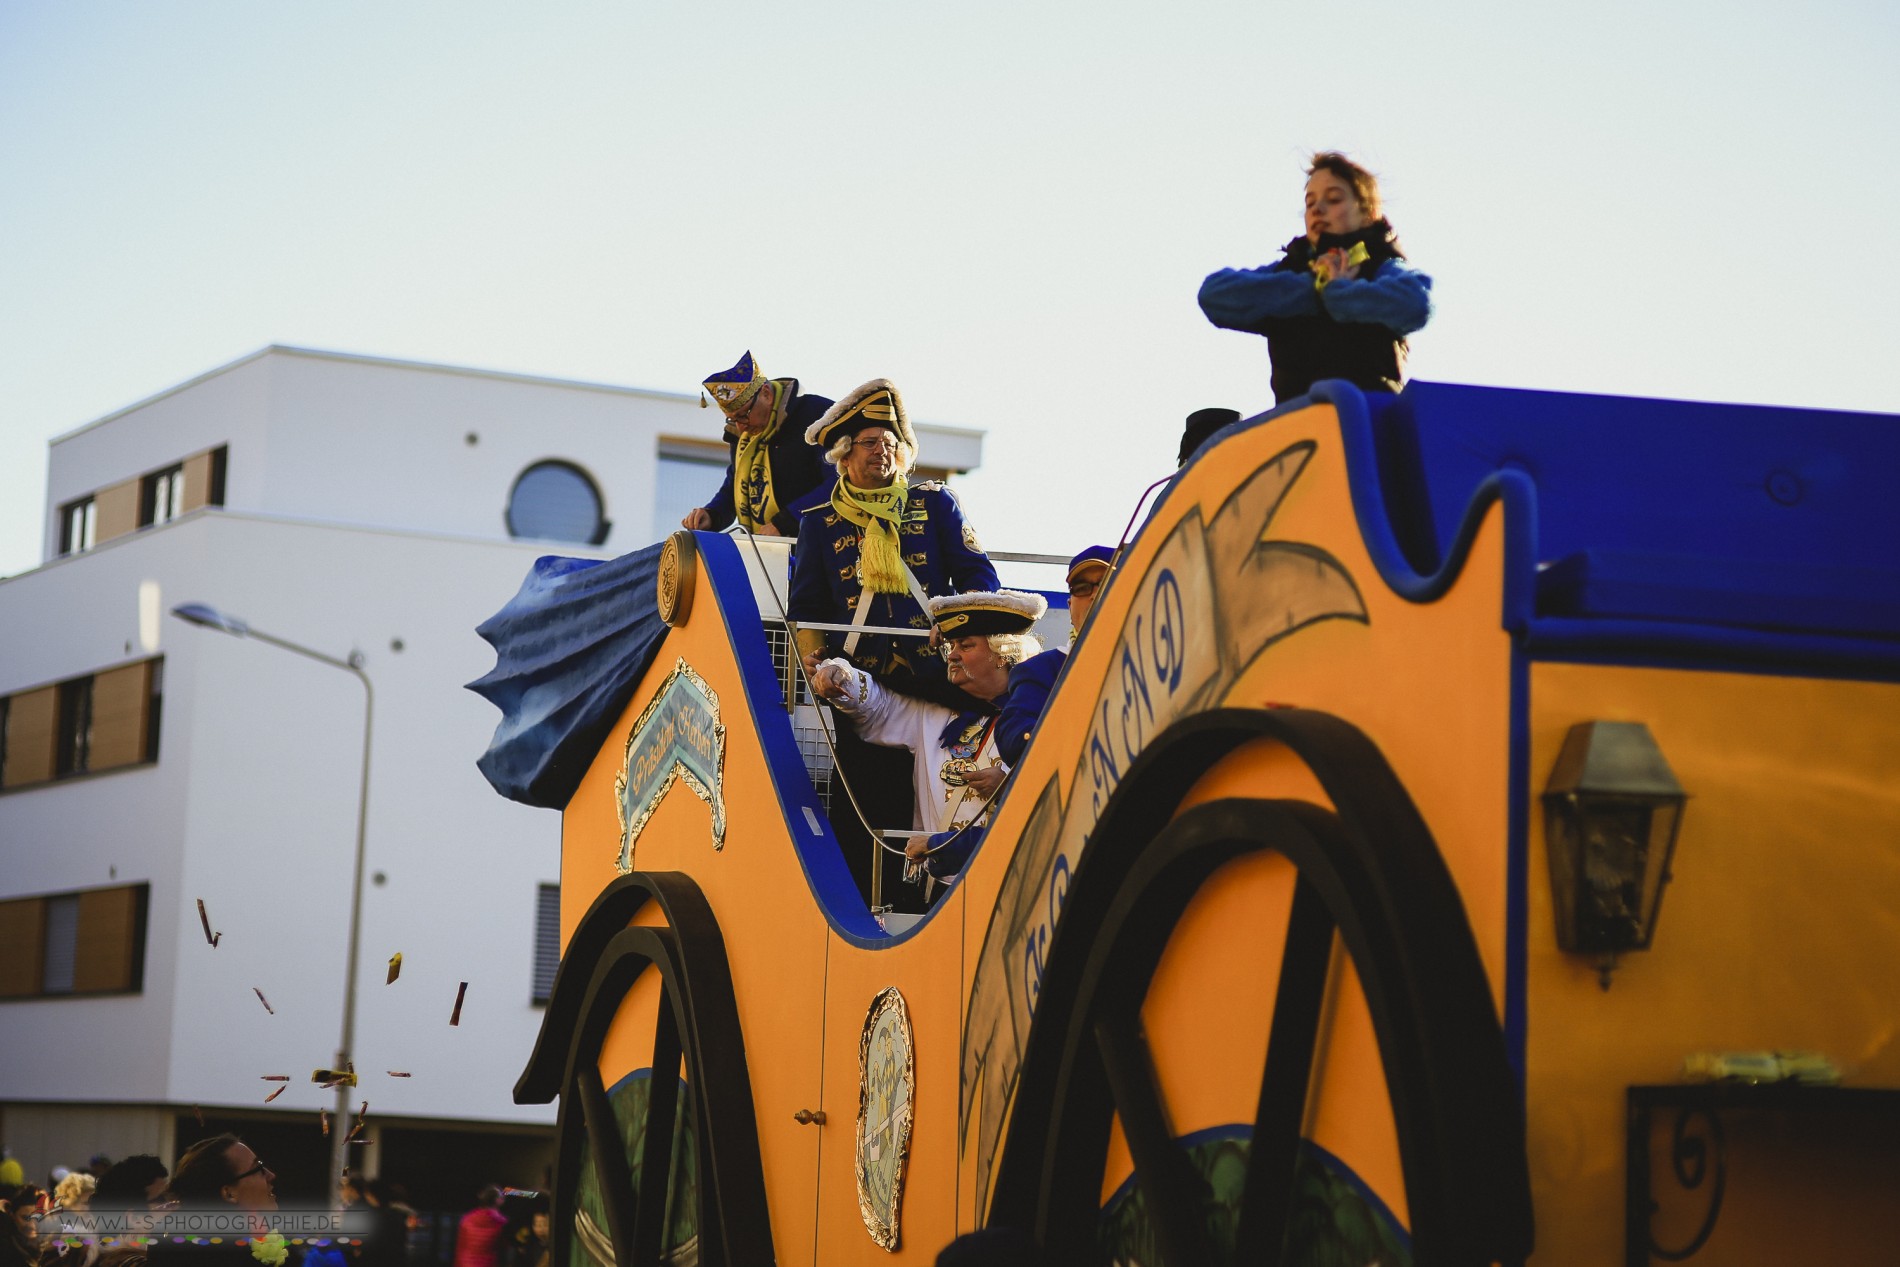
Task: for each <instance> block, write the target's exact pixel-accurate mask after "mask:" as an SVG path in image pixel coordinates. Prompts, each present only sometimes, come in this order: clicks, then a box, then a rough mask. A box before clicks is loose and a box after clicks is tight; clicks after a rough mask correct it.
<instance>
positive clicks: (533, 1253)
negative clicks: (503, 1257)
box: [509, 1206, 549, 1267]
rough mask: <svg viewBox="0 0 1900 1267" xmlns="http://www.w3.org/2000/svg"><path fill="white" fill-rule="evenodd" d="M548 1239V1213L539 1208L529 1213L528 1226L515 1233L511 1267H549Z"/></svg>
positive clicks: (543, 1208) (510, 1261) (544, 1209)
mask: <svg viewBox="0 0 1900 1267" xmlns="http://www.w3.org/2000/svg"><path fill="white" fill-rule="evenodd" d="M548 1238H549V1231H548V1212H547V1210H546V1208H545V1207H539V1206H538V1207H536V1208H535V1209H534V1210H533V1211H531V1212H530V1213H529V1215H528V1223H527V1226H526V1227H523V1228H522V1229H521V1230H520V1231H519V1232H516V1233H515V1243H514V1253H513V1255H512V1256H511V1257H510V1260H509V1267H547V1264H548Z"/></svg>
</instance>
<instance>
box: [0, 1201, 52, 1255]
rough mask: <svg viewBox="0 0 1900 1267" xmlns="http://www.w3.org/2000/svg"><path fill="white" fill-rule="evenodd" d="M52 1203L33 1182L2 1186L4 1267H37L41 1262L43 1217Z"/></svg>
mask: <svg viewBox="0 0 1900 1267" xmlns="http://www.w3.org/2000/svg"><path fill="white" fill-rule="evenodd" d="M49 1204H50V1203H49V1201H48V1200H47V1197H46V1192H45V1190H44V1189H42V1188H39V1187H37V1186H36V1185H34V1184H30V1183H11V1184H6V1185H4V1186H0V1267H34V1264H35V1263H37V1261H38V1259H39V1253H40V1247H39V1232H40V1229H39V1221H38V1220H39V1216H40V1215H42V1214H44V1213H45V1212H46V1209H47V1206H48V1205H49Z"/></svg>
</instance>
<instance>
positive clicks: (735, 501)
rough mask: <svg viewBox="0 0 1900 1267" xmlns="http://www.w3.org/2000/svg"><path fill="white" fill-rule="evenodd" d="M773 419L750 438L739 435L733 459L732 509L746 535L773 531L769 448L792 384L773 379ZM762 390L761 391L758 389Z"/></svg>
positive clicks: (774, 509)
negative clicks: (747, 533)
mask: <svg viewBox="0 0 1900 1267" xmlns="http://www.w3.org/2000/svg"><path fill="white" fill-rule="evenodd" d="M772 385H773V387H774V388H775V390H774V392H773V399H772V420H771V421H770V422H768V423H766V424H765V426H764V427H762V428H760V429H759V430H758V431H757V432H755V433H754V434H752V435H744V434H741V435H740V436H739V447H738V450H737V451H736V452H735V453H734V454H733V456H732V508H733V510H734V511H735V512H737V514H738V516H739V523H740V524H741V525H742V526H744V528H745V530H746V531H747V532H772V531H776V529H774V528H773V527H772V520H774V519H775V518H777V517H778V512H779V504H778V495H777V494H776V493H775V492H774V491H773V489H772V462H771V454H770V452H769V451H768V446H769V445H770V444H771V440H772V437H773V436H775V435H777V434H778V429H779V426H780V424H782V423H783V422H784V421H785V407H786V405H787V404H789V403H790V401H791V395H792V393H791V384H790V383H789V382H787V381H786V380H784V379H774V380H773V381H772ZM761 390H763V389H761Z"/></svg>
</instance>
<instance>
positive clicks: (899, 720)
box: [807, 590, 1048, 884]
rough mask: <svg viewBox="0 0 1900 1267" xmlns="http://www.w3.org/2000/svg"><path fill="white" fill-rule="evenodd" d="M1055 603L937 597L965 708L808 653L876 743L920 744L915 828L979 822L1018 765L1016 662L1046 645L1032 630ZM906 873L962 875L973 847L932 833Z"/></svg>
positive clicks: (912, 851) (911, 848)
mask: <svg viewBox="0 0 1900 1267" xmlns="http://www.w3.org/2000/svg"><path fill="white" fill-rule="evenodd" d="M1047 607H1048V604H1047V603H1045V602H1044V601H1043V600H1042V597H1041V596H1040V595H1037V594H1025V593H1021V592H1019V591H1016V590H1000V591H997V592H993V593H970V594H953V595H949V596H946V597H943V598H935V599H932V600H931V603H930V610H931V614H932V616H934V617H935V618H936V623H937V627H938V628H939V629H940V630H942V631H943V647H944V659H945V661H946V663H947V664H948V666H949V669H948V676H949V680H950V681H951V682H952V683H953V684H954V685H955V686H956V687H957V689H959V690H961V691H963V692H964V694H965V695H966V696H968V697H969V700H968V702H967V703H966V706H965V707H964V708H963V709H961V710H955V709H951V708H947V707H945V706H944V705H942V704H938V703H934V702H932V701H929V700H922V699H918V698H915V697H913V696H907V695H900V694H898V693H896V692H894V691H891V690H889V689H887V688H886V687H885V686H884V685H882V684H881V683H880V682H879V681H878V680H877V679H876V678H875V677H874V676H872V675H871V674H870V673H868V672H866V671H865V670H864V669H863V668H861V667H859V666H857V665H855V664H852V663H851V662H849V661H847V660H844V659H842V658H832V659H828V660H822V661H821V660H819V659H818V658H817V656H816V653H814V655H813V658H812V659H811V660H810V661H808V662H807V667H808V669H809V670H810V672H811V676H812V684H813V689H814V690H816V691H817V692H818V693H819V694H820V695H821V696H823V697H824V698H825V699H827V700H830V701H831V702H832V703H833V705H834V706H835V707H836V708H837V709H838V711H839V712H841V713H844V714H845V715H846V716H847V717H849V718H850V719H851V720H852V722H853V724H854V725H855V726H856V727H857V730H858V733H859V734H860V735H862V736H863V738H864V739H866V740H867V741H868V742H871V743H874V744H879V745H882V746H884V747H889V748H904V749H908V750H909V751H910V753H911V763H912V774H911V787H912V794H913V809H912V817H911V827H912V830H914V831H925V832H933V833H936V832H946V831H954V830H955V829H957V828H958V827H961V826H962V825H963V824H965V823H972V822H976V821H977V820H978V819H980V818H981V816H982V815H983V813H984V811H985V809H986V808H987V807H988V804H989V799H990V797H991V795H992V794H993V793H994V792H995V791H996V789H997V788H999V787H1000V786H1002V782H1003V778H1004V776H1005V775H1007V774H1008V773H1009V766H1008V765H1007V763H1006V762H1005V760H1004V758H1003V755H1002V752H1001V750H1000V749H999V747H998V745H997V730H998V728H999V726H1000V724H1001V721H1002V717H1003V716H1004V715H1005V714H1006V713H1007V708H1006V706H1005V703H1006V702H1005V698H1004V697H1005V696H1006V695H1007V694H1008V692H1009V676H1010V670H1011V668H1012V667H1014V666H1015V665H1017V664H1020V663H1021V662H1022V661H1024V660H1026V659H1028V658H1029V657H1030V656H1032V655H1034V654H1035V653H1036V651H1037V650H1039V649H1040V647H1041V644H1040V643H1039V642H1038V641H1037V639H1036V636H1035V635H1034V634H1032V633H1030V632H1029V631H1030V629H1031V627H1032V626H1034V625H1035V623H1036V621H1037V620H1038V619H1040V618H1041V616H1042V613H1043V612H1044V611H1045V610H1046V609H1047ZM905 853H906V857H907V863H908V865H907V866H906V874H907V876H908V877H910V878H913V879H921V878H922V876H923V875H924V874H926V873H927V874H928V875H930V876H931V877H934V878H935V879H938V880H942V881H944V882H945V883H946V884H948V883H950V882H952V881H954V880H955V878H956V875H957V873H958V872H959V871H960V870H961V869H962V862H963V861H964V859H966V858H967V857H968V856H969V851H968V849H967V848H959V847H958V846H957V845H956V844H954V843H953V844H952V845H951V846H950V847H948V848H945V849H942V850H939V851H938V852H935V853H932V852H930V851H929V849H928V846H927V845H926V843H925V841H924V840H923V839H915V840H912V841H911V842H910V844H909V845H908V846H907V847H906V849H905Z"/></svg>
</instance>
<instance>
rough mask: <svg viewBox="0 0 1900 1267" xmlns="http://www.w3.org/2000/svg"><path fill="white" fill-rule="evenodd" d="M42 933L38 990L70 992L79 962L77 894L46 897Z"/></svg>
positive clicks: (49, 992)
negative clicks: (44, 921)
mask: <svg viewBox="0 0 1900 1267" xmlns="http://www.w3.org/2000/svg"><path fill="white" fill-rule="evenodd" d="M45 918H46V935H45V937H44V939H43V940H42V941H41V946H42V953H41V955H40V993H41V994H71V993H72V992H73V973H74V970H75V969H76V968H77V967H78V965H79V895H78V894H77V893H68V894H66V895H65V896H63V897H49V898H47V899H46V916H45Z"/></svg>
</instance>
